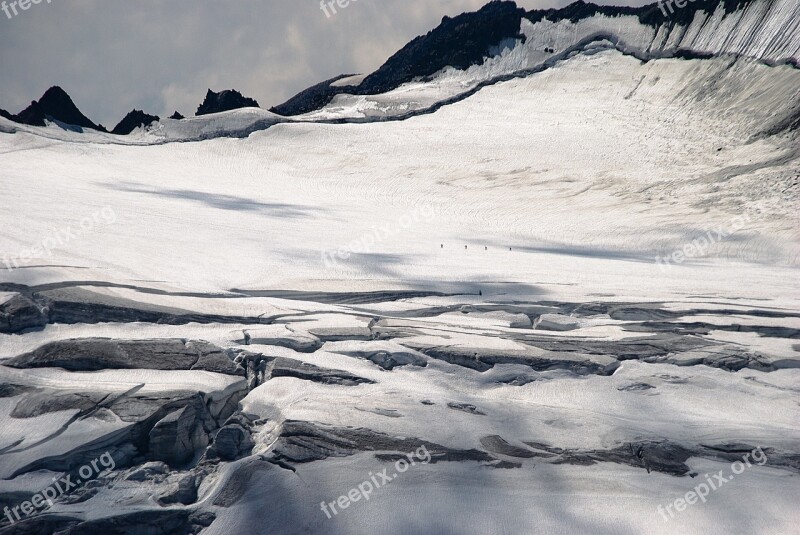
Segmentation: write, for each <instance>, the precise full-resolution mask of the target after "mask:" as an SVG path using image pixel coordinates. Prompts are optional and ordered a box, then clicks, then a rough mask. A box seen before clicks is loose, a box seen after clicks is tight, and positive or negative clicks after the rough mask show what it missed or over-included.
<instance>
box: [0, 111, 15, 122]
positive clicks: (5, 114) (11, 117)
mask: <svg viewBox="0 0 800 535" xmlns="http://www.w3.org/2000/svg"><path fill="white" fill-rule="evenodd" d="M0 117H4V118H6V119H8V120H9V121H15V122H19V121H17V118H16V117H15V116H14V115H12V114H11V113H9V112H7V111H6V110H4V109H2V108H0Z"/></svg>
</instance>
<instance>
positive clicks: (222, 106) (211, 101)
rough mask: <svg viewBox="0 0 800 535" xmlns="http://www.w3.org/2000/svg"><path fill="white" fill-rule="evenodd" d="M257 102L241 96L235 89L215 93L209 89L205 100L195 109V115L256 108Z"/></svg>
mask: <svg viewBox="0 0 800 535" xmlns="http://www.w3.org/2000/svg"><path fill="white" fill-rule="evenodd" d="M258 107H259V106H258V102H256V101H255V100H253V99H252V98H247V97H244V96H242V94H241V93H239V92H238V91H236V90H235V89H226V90H225V91H221V92H219V93H215V92H214V91H212V90H211V89H209V90H208V93H206V98H205V100H204V101H203V103H202V104H200V106H199V107H198V108H197V113H196V114H195V115H198V116H200V115H208V114H209V113H219V112H223V111H230V110H236V109H239V108H258Z"/></svg>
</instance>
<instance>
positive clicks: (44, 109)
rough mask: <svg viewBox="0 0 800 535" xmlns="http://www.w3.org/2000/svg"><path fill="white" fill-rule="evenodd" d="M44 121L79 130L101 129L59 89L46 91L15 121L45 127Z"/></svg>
mask: <svg viewBox="0 0 800 535" xmlns="http://www.w3.org/2000/svg"><path fill="white" fill-rule="evenodd" d="M45 120H50V121H52V120H55V121H58V122H60V123H64V124H66V125H72V126H77V127H80V128H91V129H93V130H99V131H103V129H102V128H101V127H100V126H98V125H96V124H94V123H93V122H92V121H91V120H89V119H88V118H87V117H86V116H85V115H84V114H83V113H81V111H80V110H79V109H78V107H77V106H76V105H75V103H74V102H72V99H71V98H70V96H69V95H68V94H67V93H66V92H65V91H64V90H63V89H61V88H60V87H58V86H53V87H51V88H50V89H48V90H47V91H46V92H45V94H44V95H42V98H40V99H39V100H38V101H36V100H35V101H33V102H31V105H30V106H28V107H27V108H25V109H24V110H22V111H21V112H19V113H18V114H17V116H16V121H17V122H20V123H22V124H28V125H31V126H45V124H46V123H45Z"/></svg>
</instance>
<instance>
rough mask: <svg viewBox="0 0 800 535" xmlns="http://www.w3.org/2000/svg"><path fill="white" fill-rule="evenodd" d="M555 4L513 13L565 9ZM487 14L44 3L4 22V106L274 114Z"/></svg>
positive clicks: (100, 115) (433, 5)
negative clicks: (332, 81) (230, 106)
mask: <svg viewBox="0 0 800 535" xmlns="http://www.w3.org/2000/svg"><path fill="white" fill-rule="evenodd" d="M554 1H555V3H554V2H553V1H547V0H524V1H519V2H517V3H518V4H519V5H521V6H522V7H525V8H527V9H531V8H534V7H554V6H555V5H556V4H557V5H564V4H566V3H568V0H561V1H558V0H554ZM631 1H635V0H627V1H625V2H622V3H630V2H631ZM484 3H485V2H484V1H483V0H439V1H436V2H431V1H430V0H357V1H356V2H352V3H351V4H350V6H348V7H347V8H346V9H343V10H339V13H337V14H336V15H335V16H332V17H330V18H328V17H326V16H325V14H324V13H323V11H322V10H321V9H320V4H319V2H318V1H317V0H237V1H236V2H230V1H223V0H216V1H212V0H192V1H191V2H186V1H182V2H179V1H171V2H165V1H162V0H137V1H136V2H135V3H134V2H130V1H129V0H52V2H51V3H49V4H48V3H45V2H42V3H40V4H37V5H32V6H31V7H30V9H28V10H27V11H24V12H20V13H19V14H18V15H17V16H15V17H13V18H12V19H7V18H6V16H5V15H3V14H2V12H0V65H1V66H2V72H3V75H2V77H0V107H2V108H5V109H8V110H9V111H11V112H18V111H19V110H21V109H22V108H24V107H25V106H27V105H28V104H29V103H30V101H31V99H34V98H38V97H39V96H40V95H41V94H42V93H44V91H45V90H46V89H47V88H48V87H50V86H51V85H54V84H58V85H61V86H62V87H64V89H65V90H66V91H67V92H68V93H69V94H70V95H71V96H72V97H73V99H74V100H75V102H76V104H77V105H78V107H80V108H81V110H83V111H84V113H86V114H87V115H88V116H89V117H90V118H92V119H93V120H95V121H99V122H102V123H103V124H105V125H106V126H107V127H112V126H114V124H116V122H117V121H119V120H120V119H121V118H122V117H123V116H124V115H125V113H127V112H128V111H130V110H131V109H132V108H134V107H135V108H141V109H144V110H145V111H147V112H149V113H157V114H159V115H162V116H164V115H169V114H171V113H172V111H174V110H176V109H177V110H179V111H181V113H183V114H184V115H191V114H193V113H194V112H195V110H196V108H197V105H198V104H199V103H200V102H201V101H202V99H203V97H204V96H205V92H206V89H208V88H211V89H214V90H221V89H228V88H236V89H238V90H240V91H242V93H244V94H245V95H247V96H250V97H253V98H255V99H256V100H258V102H259V103H260V104H261V105H262V106H264V107H269V106H272V105H275V104H278V103H280V102H283V101H284V100H286V99H287V98H289V97H291V96H292V95H294V94H295V93H296V92H298V91H300V90H302V89H304V88H306V87H308V86H310V85H312V84H314V83H317V82H319V81H322V80H324V79H327V78H331V77H333V76H336V75H338V74H342V73H355V72H370V71H372V70H374V69H376V68H377V67H379V66H380V65H381V64H382V63H383V62H384V61H385V60H386V59H387V58H388V57H389V56H390V55H391V54H393V53H394V52H396V51H397V50H398V49H399V48H400V47H402V46H403V45H404V44H405V43H407V42H408V41H410V40H411V39H413V38H414V37H416V36H417V35H419V34H422V33H425V32H427V31H429V30H430V29H432V28H433V27H434V26H436V25H437V24H438V23H439V22H440V20H441V18H442V16H444V15H450V16H453V15H457V14H458V13H461V12H463V11H472V10H475V9H478V8H480V6H481V5H483V4H484ZM639 3H642V2H639Z"/></svg>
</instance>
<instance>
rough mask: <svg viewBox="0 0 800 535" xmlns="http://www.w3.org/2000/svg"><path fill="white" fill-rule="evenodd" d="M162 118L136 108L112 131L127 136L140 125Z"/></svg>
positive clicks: (149, 123) (147, 124)
mask: <svg viewBox="0 0 800 535" xmlns="http://www.w3.org/2000/svg"><path fill="white" fill-rule="evenodd" d="M160 120H161V118H160V117H159V116H158V115H148V114H147V113H145V112H143V111H142V110H137V109H134V110H132V111H131V112H129V113H128V115H126V116H125V117H124V118H123V119H122V120H121V121H120V122H119V124H117V126H115V127H114V129H113V130H112V131H111V133H112V134H117V135H118V136H126V135H128V134H130V133H131V132H133V131H134V130H136V129H137V128H139V127H142V126H149V125H151V124H152V123H155V122H158V121H160Z"/></svg>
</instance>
